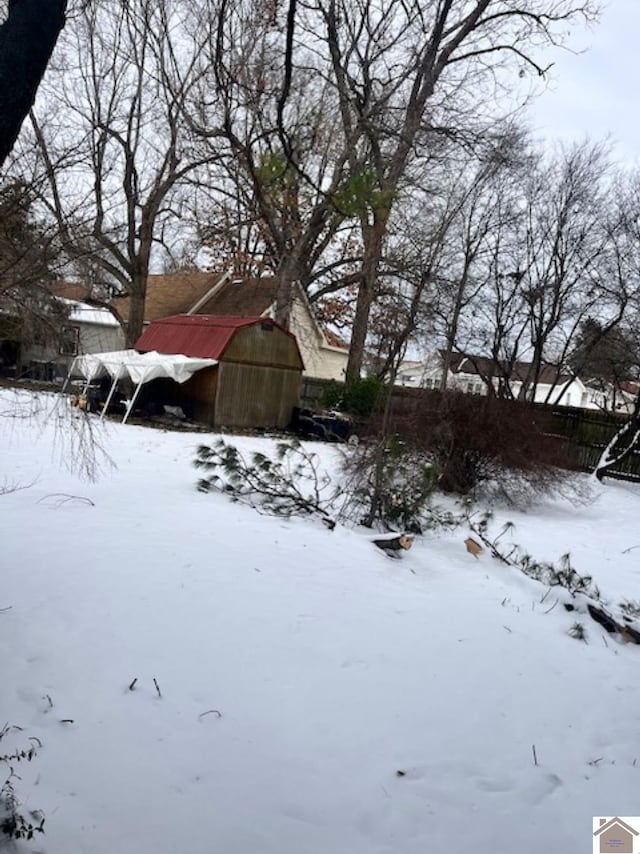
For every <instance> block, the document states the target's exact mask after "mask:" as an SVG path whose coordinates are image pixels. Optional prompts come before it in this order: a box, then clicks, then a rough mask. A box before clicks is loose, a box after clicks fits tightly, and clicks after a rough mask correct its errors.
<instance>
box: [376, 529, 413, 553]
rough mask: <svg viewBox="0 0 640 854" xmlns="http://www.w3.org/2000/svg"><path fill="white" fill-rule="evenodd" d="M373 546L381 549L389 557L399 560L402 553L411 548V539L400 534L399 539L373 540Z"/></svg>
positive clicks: (406, 535)
mask: <svg viewBox="0 0 640 854" xmlns="http://www.w3.org/2000/svg"><path fill="white" fill-rule="evenodd" d="M373 544H374V546H377V547H378V548H379V549H382V551H383V552H384V553H385V554H386V555H388V556H389V557H393V558H399V557H400V555H401V554H402V552H403V551H406V550H407V549H410V548H411V546H412V545H413V537H410V536H409V535H408V534H400V536H399V537H392V538H391V539H388V540H373Z"/></svg>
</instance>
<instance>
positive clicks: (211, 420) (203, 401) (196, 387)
mask: <svg viewBox="0 0 640 854" xmlns="http://www.w3.org/2000/svg"><path fill="white" fill-rule="evenodd" d="M217 392H218V366H217V365H216V366H215V367H213V368H205V369H204V370H202V371H198V372H197V373H195V374H194V375H193V376H192V377H190V379H188V380H187V381H186V383H185V384H184V394H185V396H186V397H188V398H189V401H190V404H191V410H192V413H193V414H192V417H193V419H194V420H195V421H200V422H201V423H202V424H211V426H213V425H214V424H215V415H216V394H217Z"/></svg>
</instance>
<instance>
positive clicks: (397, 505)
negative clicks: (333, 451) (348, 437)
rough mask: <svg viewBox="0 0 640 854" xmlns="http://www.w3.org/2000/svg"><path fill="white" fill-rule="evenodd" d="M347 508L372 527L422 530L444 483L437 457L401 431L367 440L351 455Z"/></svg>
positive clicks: (348, 472) (362, 522) (406, 530)
mask: <svg viewBox="0 0 640 854" xmlns="http://www.w3.org/2000/svg"><path fill="white" fill-rule="evenodd" d="M344 469H345V473H346V474H347V477H348V481H347V482H348V486H347V489H346V493H347V500H346V502H345V513H346V514H347V515H349V516H351V517H354V516H355V517H356V518H357V521H358V522H360V523H361V524H364V525H366V526H367V527H373V526H374V525H377V526H379V527H381V528H383V529H384V530H387V531H405V532H407V533H410V534H421V533H422V531H423V529H424V528H425V527H426V526H427V521H426V518H425V516H426V508H427V505H428V504H429V501H430V498H431V495H432V494H433V492H434V490H435V488H436V487H437V484H438V476H439V472H438V469H437V466H436V465H435V463H434V461H433V458H432V457H431V456H429V455H427V454H425V453H424V452H421V451H416V449H415V448H414V447H413V446H412V445H411V444H409V443H407V442H405V441H404V440H403V439H401V438H400V437H399V436H395V435H394V436H390V437H389V438H388V439H386V440H384V439H380V440H379V441H378V442H376V443H363V444H361V445H359V446H358V447H357V448H355V449H354V450H352V451H351V452H350V455H349V456H347V457H346V458H345V464H344Z"/></svg>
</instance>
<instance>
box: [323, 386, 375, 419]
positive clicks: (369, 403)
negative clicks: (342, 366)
mask: <svg viewBox="0 0 640 854" xmlns="http://www.w3.org/2000/svg"><path fill="white" fill-rule="evenodd" d="M383 388H384V385H383V383H382V381H381V380H379V379H378V378H377V377H364V378H363V379H359V380H355V381H354V382H351V383H349V384H348V385H345V384H344V383H339V382H336V381H335V380H331V382H329V383H327V385H326V386H325V388H324V391H323V393H322V398H321V402H322V406H323V407H325V408H326V409H340V410H341V411H343V412H348V413H350V414H351V415H357V416H359V417H360V418H368V417H369V416H370V415H371V413H372V412H373V411H374V409H375V408H376V405H377V404H378V401H379V400H380V396H381V393H382V389H383Z"/></svg>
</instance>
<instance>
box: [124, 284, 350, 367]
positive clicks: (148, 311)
mask: <svg viewBox="0 0 640 854" xmlns="http://www.w3.org/2000/svg"><path fill="white" fill-rule="evenodd" d="M277 290H278V282H277V280H276V279H273V278H263V279H243V280H234V279H232V278H231V276H230V275H229V274H222V275H221V274H220V273H203V272H199V271H195V272H187V273H167V274H163V275H151V276H149V279H148V281H147V298H146V303H145V324H149V323H151V322H152V321H154V320H159V319H160V318H162V317H168V316H171V315H177V314H190V315H200V314H203V315H216V316H227V317H229V316H231V317H271V318H274V316H275V302H276V294H277ZM112 305H113V307H114V309H115V310H116V311H117V312H118V313H119V314H120V315H121V317H122V318H123V319H125V320H126V319H127V317H128V313H129V300H128V298H127V297H116V298H115V299H114V300H113V302H112ZM289 330H290V332H292V333H293V335H295V337H296V339H297V341H298V345H299V347H300V352H301V354H302V361H303V362H304V373H305V375H306V376H310V377H317V378H319V379H334V380H342V379H344V373H345V369H346V366H347V359H348V356H349V349H348V346H347V345H346V344H344V343H343V342H340V341H339V340H338V339H337V338H336V337H335V336H333V335H332V334H331V333H330V332H328V331H325V330H323V329H322V327H321V326H320V324H319V323H318V321H317V319H316V317H315V314H314V312H313V309H312V307H311V305H310V304H309V301H308V299H307V297H306V295H305V294H304V292H303V291H302V289H301V288H297V290H296V294H295V299H294V303H293V306H292V310H291V316H290V319H289Z"/></svg>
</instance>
